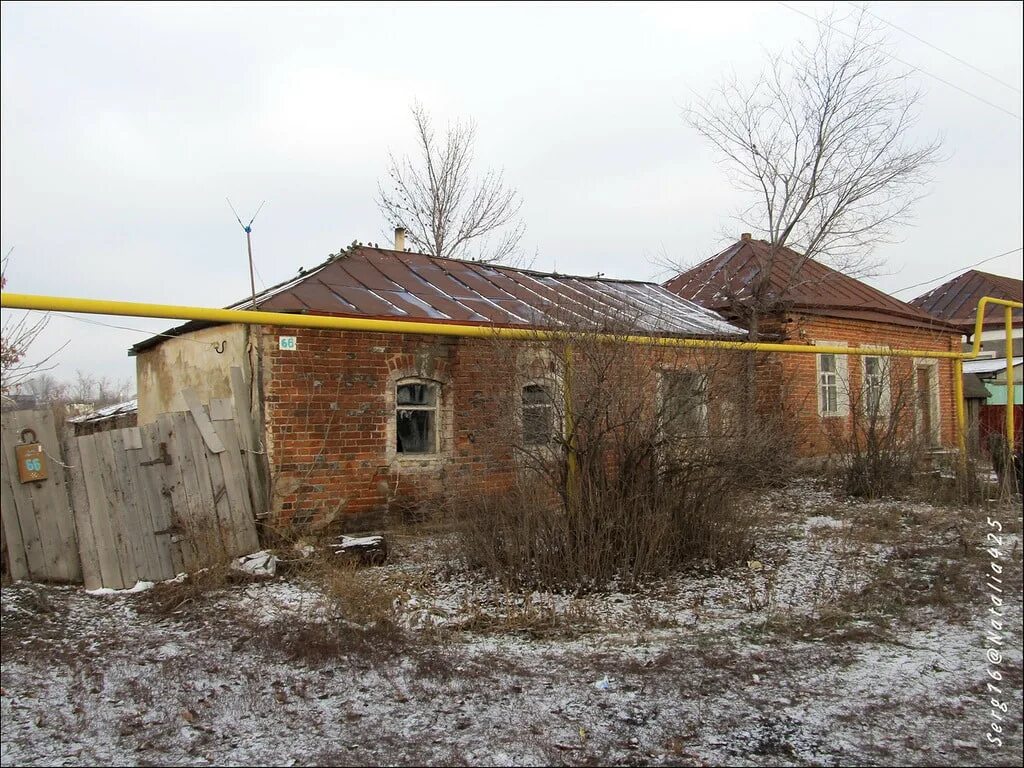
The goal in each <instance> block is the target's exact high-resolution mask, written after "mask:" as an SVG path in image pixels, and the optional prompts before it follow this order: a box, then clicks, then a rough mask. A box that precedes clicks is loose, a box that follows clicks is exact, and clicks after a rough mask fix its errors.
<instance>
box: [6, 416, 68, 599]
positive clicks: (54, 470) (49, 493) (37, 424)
mask: <svg viewBox="0 0 1024 768" xmlns="http://www.w3.org/2000/svg"><path fill="white" fill-rule="evenodd" d="M28 429H31V430H32V431H33V432H34V433H35V438H34V440H35V441H38V442H39V443H40V444H41V445H42V446H43V451H44V455H45V456H46V459H47V467H48V473H49V477H48V478H47V479H46V480H44V481H42V482H39V483H22V482H21V481H20V480H19V477H18V468H17V466H16V464H15V454H14V447H15V445H17V444H18V443H20V442H23V441H22V439H21V436H22V431H23V430H28ZM0 436H2V443H3V451H0V453H3V458H2V463H0V533H2V538H3V549H4V551H5V552H6V553H7V556H6V560H7V564H8V566H7V567H8V570H9V571H10V574H11V578H13V579H32V580H35V581H71V582H76V581H81V580H82V568H81V565H80V563H79V556H78V544H77V538H76V536H75V518H74V516H73V515H72V513H71V504H70V503H69V501H68V492H67V482H68V480H67V473H66V472H65V467H64V466H62V463H61V461H60V456H61V450H60V441H59V440H58V439H57V430H56V428H55V426H54V420H53V414H52V413H50V412H49V411H13V412H10V413H5V414H3V416H2V417H0ZM25 437H26V438H27V439H31V436H30V435H28V434H26V435H25ZM55 459H56V460H55Z"/></svg>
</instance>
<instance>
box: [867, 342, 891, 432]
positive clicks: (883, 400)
mask: <svg viewBox="0 0 1024 768" xmlns="http://www.w3.org/2000/svg"><path fill="white" fill-rule="evenodd" d="M862 365H863V368H862V372H863V379H864V386H863V390H864V413H865V414H867V415H868V416H870V417H874V416H879V415H884V414H885V412H886V411H887V410H888V406H889V402H888V401H889V398H888V397H887V396H886V385H887V380H886V379H887V377H886V361H885V358H883V357H875V356H874V355H865V356H864V358H863V364H862Z"/></svg>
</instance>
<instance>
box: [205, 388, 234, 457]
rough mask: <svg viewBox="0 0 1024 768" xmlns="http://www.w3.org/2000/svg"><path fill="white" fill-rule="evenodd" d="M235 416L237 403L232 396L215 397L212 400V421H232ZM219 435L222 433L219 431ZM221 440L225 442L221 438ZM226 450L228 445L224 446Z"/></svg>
mask: <svg viewBox="0 0 1024 768" xmlns="http://www.w3.org/2000/svg"><path fill="white" fill-rule="evenodd" d="M234 418H235V404H234V403H233V402H232V400H231V398H230V397H215V398H213V399H212V400H210V421H232V420H233V419H234ZM217 435H218V437H219V436H220V433H219V432H218V433H217ZM221 442H224V440H223V438H221ZM224 448H225V450H226V449H227V446H226V445H225V446H224Z"/></svg>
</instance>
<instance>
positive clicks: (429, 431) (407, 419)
mask: <svg viewBox="0 0 1024 768" xmlns="http://www.w3.org/2000/svg"><path fill="white" fill-rule="evenodd" d="M397 427H398V428H397V429H396V430H395V433H396V435H397V438H398V452H399V453H433V452H434V451H435V449H436V441H435V439H434V434H435V433H434V411H432V410H430V411H428V410H424V411H407V410H403V409H401V408H400V409H399V410H398V424H397Z"/></svg>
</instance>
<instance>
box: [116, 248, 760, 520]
mask: <svg viewBox="0 0 1024 768" xmlns="http://www.w3.org/2000/svg"><path fill="white" fill-rule="evenodd" d="M396 239H397V238H396ZM250 303H251V302H249V301H243V302H240V303H239V304H236V305H234V306H233V307H232V308H249V306H250ZM256 303H257V305H258V308H259V309H261V310H266V311H273V312H284V313H292V312H294V313H309V314H324V315H336V316H348V317H360V318H378V319H389V320H415V321H420V322H427V323H438V324H449V325H450V324H459V325H471V326H501V327H526V328H543V327H551V325H552V324H559V323H561V322H562V316H563V314H565V313H567V314H569V315H573V316H576V317H581V318H586V322H587V323H588V324H589V325H590V326H593V327H597V328H601V329H603V328H606V327H608V326H609V325H611V324H614V323H615V322H616V321H618V320H620V319H622V318H623V317H624V316H628V318H629V320H630V321H631V323H632V324H633V325H632V326H631V327H632V328H634V329H635V330H636V332H639V333H646V334H650V335H657V336H675V337H699V338H730V339H736V338H740V337H741V336H742V330H741V329H739V328H738V327H736V326H734V325H731V324H729V323H727V322H726V321H724V320H723V319H722V318H721V317H720V316H719V315H717V314H716V313H714V312H712V311H709V310H706V309H704V308H702V307H700V306H698V305H696V304H694V303H692V302H689V301H685V300H683V299H681V298H679V297H678V296H676V295H674V294H672V293H670V292H669V291H667V290H665V289H664V288H663V287H661V286H659V285H657V284H652V283H644V282H631V281H624V280H609V279H603V278H591V277H571V276H565V275H556V274H546V273H541V272H535V271H531V270H525V269H513V268H509V267H502V266H491V265H485V264H480V263H473V262H465V261H457V260H452V259H442V258H434V257H430V256H427V255H424V254H420V253H411V252H408V251H404V250H385V249H379V248H376V247H374V248H370V247H363V246H354V247H352V248H349V249H348V250H347V251H345V252H343V253H341V254H338V255H337V256H333V257H331V258H330V259H329V260H328V261H326V262H324V263H323V264H320V265H319V266H317V267H315V268H313V269H311V270H309V271H307V272H301V273H300V275H299V276H298V277H297V278H295V279H293V280H290V281H288V282H286V283H282V284H280V285H277V286H274V287H273V288H270V289H268V290H266V291H264V292H263V293H262V294H259V295H258V296H257V297H256ZM257 344H258V345H259V348H260V349H261V350H262V359H263V362H262V369H263V371H262V386H260V385H259V384H258V383H257V387H256V389H257V395H256V397H254V400H258V402H259V403H260V404H261V405H262V408H263V421H264V424H265V440H264V442H265V445H266V449H267V452H268V459H269V465H270V470H271V475H272V478H273V503H272V514H273V515H274V516H275V518H276V519H278V520H280V521H282V522H291V523H294V524H296V525H303V524H306V523H315V524H318V523H329V522H331V521H333V520H338V519H342V520H344V522H345V524H346V525H348V526H351V527H358V526H359V525H361V524H364V523H365V524H366V525H371V524H375V523H376V521H377V520H379V518H380V515H381V514H382V513H385V512H392V511H395V510H399V511H401V510H403V509H413V508H416V507H417V506H419V505H429V504H431V503H435V502H438V501H439V500H441V501H442V502H443V500H444V499H445V497H446V494H447V493H449V492H450V491H451V490H452V489H458V491H459V492H460V493H500V492H501V491H502V489H503V488H507V487H508V484H509V483H510V482H511V480H512V479H513V477H514V472H515V467H516V463H515V460H514V457H513V456H512V455H511V449H510V448H509V446H508V445H507V444H505V443H504V442H503V441H502V440H501V439H500V438H495V437H494V435H495V434H496V431H495V428H494V423H495V421H496V420H497V419H499V418H501V414H500V413H499V412H498V409H497V408H496V405H495V404H496V403H498V402H512V403H513V404H514V408H513V410H514V411H516V413H517V414H518V415H517V416H516V420H517V424H518V427H517V428H518V429H521V430H523V436H524V438H525V439H527V441H530V440H533V439H543V436H536V435H532V434H528V433H534V432H538V431H543V430H544V429H550V428H552V427H551V425H550V412H549V410H545V408H546V406H545V403H546V402H548V401H549V399H550V398H551V397H552V396H553V393H552V392H550V391H548V390H549V389H550V385H551V382H552V381H554V380H555V379H556V378H557V370H556V369H557V361H553V360H550V359H548V355H547V353H546V352H545V351H544V350H542V349H537V348H536V345H532V344H531V343H529V342H522V343H518V342H516V343H515V346H514V348H513V347H510V346H509V344H507V343H505V344H496V343H494V341H492V340H491V339H488V338H472V337H466V336H454V337H453V336H433V335H425V334H415V333H384V332H369V331H345V332H342V331H336V330H312V329H302V328H287V327H253V326H245V325H240V324H230V325H224V324H219V325H214V324H210V323H201V322H189V323H186V324H184V325H182V326H179V327H178V328H175V329H172V330H171V331H168V332H167V334H162V335H160V336H154V337H153V338H151V339H147V340H146V341H144V342H141V343H140V344H138V345H136V346H135V347H133V349H132V354H134V355H136V367H137V374H138V391H139V395H138V397H139V423H140V424H146V423H148V422H150V421H152V420H153V419H154V418H155V417H156V415H157V414H158V413H161V412H164V411H168V410H178V409H180V408H181V407H182V403H181V402H180V394H179V393H180V392H181V390H182V389H183V388H185V387H191V388H192V389H194V390H196V392H197V393H198V394H199V397H200V399H201V400H202V401H203V402H209V401H210V399H211V398H218V397H227V396H229V395H230V393H231V383H230V376H229V370H230V368H231V367H233V366H240V367H242V368H244V369H245V370H246V371H251V370H254V369H255V368H256V367H257V366H255V365H254V363H253V361H254V360H255V359H256V357H255V355H254V350H255V346H256V345H257ZM650 372H651V369H650V367H648V368H647V373H648V374H650ZM247 375H248V374H247ZM255 379H256V381H257V382H259V379H260V377H259V376H258V375H257V376H256V377H255Z"/></svg>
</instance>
